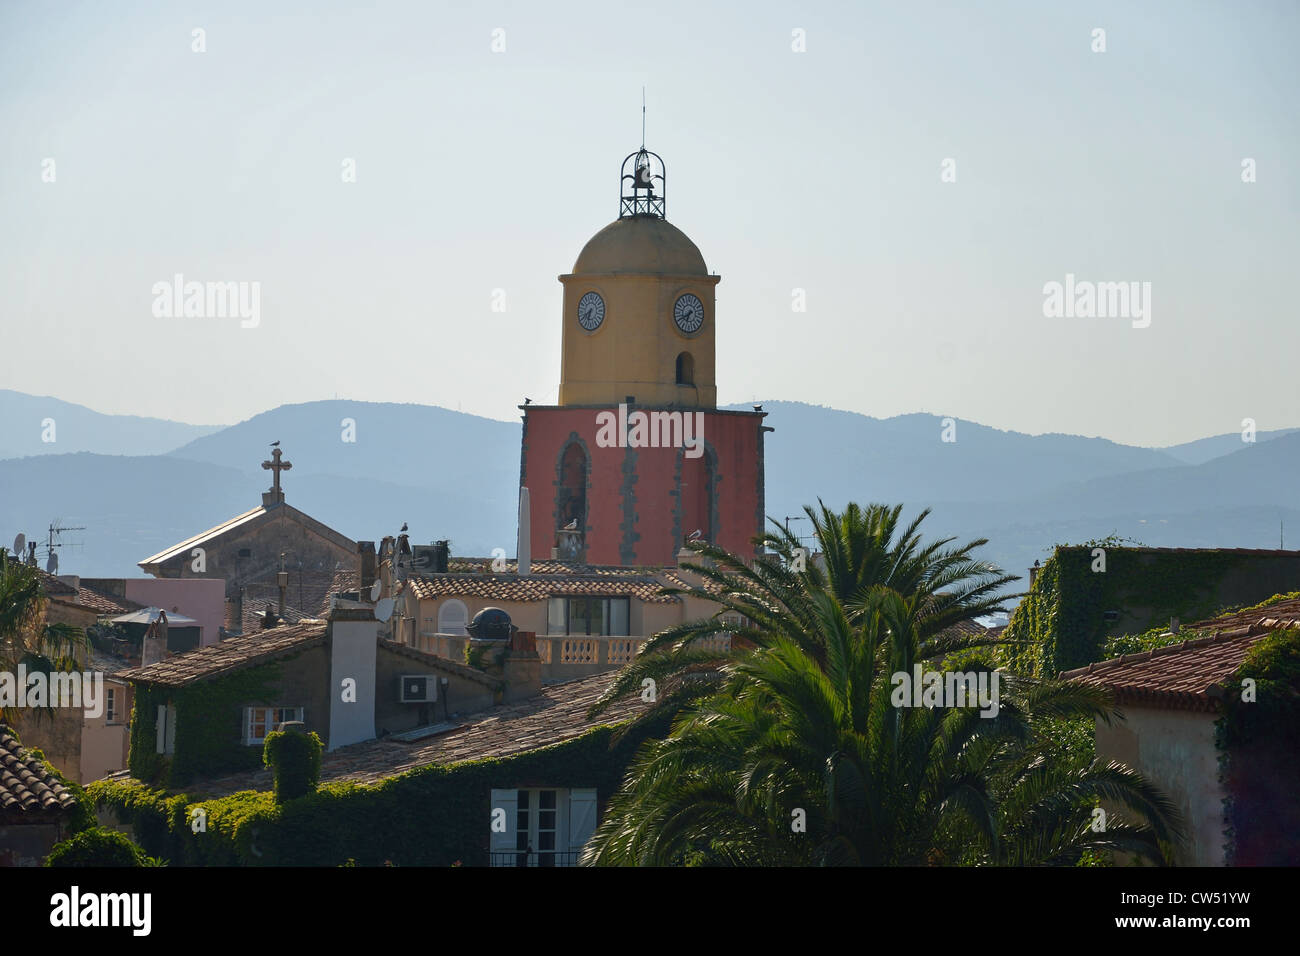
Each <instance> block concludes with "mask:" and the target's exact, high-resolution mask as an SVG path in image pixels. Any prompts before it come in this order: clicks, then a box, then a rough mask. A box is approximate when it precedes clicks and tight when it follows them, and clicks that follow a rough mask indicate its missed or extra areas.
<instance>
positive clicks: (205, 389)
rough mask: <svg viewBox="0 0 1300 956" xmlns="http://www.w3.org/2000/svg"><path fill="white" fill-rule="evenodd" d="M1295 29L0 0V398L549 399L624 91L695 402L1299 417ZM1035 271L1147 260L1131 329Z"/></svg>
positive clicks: (177, 402)
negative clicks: (251, 305)
mask: <svg viewBox="0 0 1300 956" xmlns="http://www.w3.org/2000/svg"><path fill="white" fill-rule="evenodd" d="M196 28H199V29H202V30H203V31H204V35H203V39H204V43H205V45H206V51H205V52H202V53H196V52H194V51H193V45H194V43H195V39H194V35H193V32H192V31H194V30H195V29H196ZM498 28H499V29H500V30H503V31H504V33H498V34H496V35H495V36H496V41H495V42H496V43H497V45H498V46H500V45H501V42H502V41H504V47H505V49H504V51H503V52H494V51H493V44H494V33H493V31H494V30H497V29H498ZM1095 28H1102V29H1104V30H1105V46H1106V49H1105V52H1093V46H1094V45H1095V42H1096V41H1095V40H1094V37H1093V30H1094V29H1095ZM796 30H802V31H804V34H803V36H804V37H805V40H804V43H805V45H806V51H805V52H795V51H794V50H793V49H792V46H793V45H797V39H796V38H795V36H794V31H796ZM1298 44H1300V5H1298V4H1295V3H1291V2H1276V3H1251V2H1231V3H1229V2H1222V3H1193V2H1187V0H1176V2H1169V3H1154V2H1143V3H1133V2H1121V3H1088V4H1063V3H1043V2H1024V3H1018V2H989V3H980V4H974V3H953V4H936V3H919V2H918V3H912V2H908V3H901V2H900V3H891V4H863V3H843V4H840V3H823V2H817V3H812V2H805V3H770V2H745V3H734V4H725V5H724V4H706V3H700V2H690V3H675V2H658V3H654V4H640V5H631V4H627V5H624V4H610V3H608V2H605V3H597V2H591V3H547V4H536V3H485V2H477V0H475V2H472V3H470V2H463V3H456V4H449V3H437V2H410V3H399V2H391V3H383V2H379V3H373V4H359V3H338V4H335V3H323V2H312V3H300V4H295V3H284V2H276V3H266V2H256V3H235V2H222V3H203V4H198V3H184V2H177V3H149V4H145V3H126V2H114V3H103V2H90V3H57V2H54V3H35V2H31V3H27V2H10V0H6V2H4V3H3V4H0V130H3V134H0V292H2V294H0V387H7V388H13V389H18V390H21V391H25V392H31V393H35V394H53V395H56V396H58V397H60V398H63V399H66V400H69V401H75V402H80V403H82V404H85V405H89V406H90V407H92V408H95V409H97V410H100V411H105V412H117V413H133V414H140V415H155V416H162V417H168V418H175V419H179V420H184V421H190V422H197V423H230V422H234V421H237V420H240V419H243V418H247V417H249V416H250V415H253V414H256V413H257V412H259V411H262V410H265V409H267V408H269V407H272V406H275V405H278V404H281V403H285V402H302V401H310V400H314V399H320V398H333V397H335V396H336V395H337V396H338V397H342V398H353V399H362V400H371V401H399V402H420V403H427V404H437V405H443V406H446V407H449V408H460V409H463V410H464V411H467V412H475V413H478V414H482V415H486V416H489V417H493V418H500V419H514V418H515V417H516V416H517V415H518V412H517V411H516V410H515V405H517V404H519V403H520V402H521V401H522V399H523V397H524V396H525V395H527V396H530V397H532V399H533V400H534V401H535V402H542V403H548V402H553V401H554V400H555V396H556V387H557V385H558V379H559V347H560V322H561V315H560V307H561V287H560V284H559V283H558V282H557V281H556V276H557V275H559V274H561V273H565V272H568V271H569V270H570V269H571V268H572V265H573V261H574V259H575V257H576V256H577V254H578V252H579V250H580V249H581V248H582V245H583V243H584V242H585V241H586V240H587V239H588V238H589V237H590V236H591V235H592V234H594V233H595V232H597V231H598V230H599V229H601V228H602V227H603V226H604V225H605V224H606V223H608V222H609V221H611V220H612V219H614V218H615V216H616V215H617V211H618V207H617V185H618V169H619V163H620V161H621V160H622V158H623V157H624V155H626V154H627V153H628V152H630V151H632V150H634V149H636V148H637V146H638V145H639V144H640V141H641V108H640V107H641V88H642V85H645V86H646V87H647V103H648V126H647V146H649V147H650V148H651V149H653V150H655V151H657V152H658V153H660V154H661V155H662V156H663V158H664V160H665V162H666V163H667V167H668V174H669V179H668V218H669V220H670V221H672V222H673V223H675V224H676V225H677V226H679V227H680V228H681V229H683V230H684V231H685V232H686V233H687V234H688V235H690V236H691V237H692V238H693V239H694V240H695V242H696V243H697V244H698V245H699V247H700V249H701V251H702V252H703V254H704V257H705V261H706V262H707V263H708V266H709V268H710V270H711V271H714V272H717V273H720V274H721V276H722V282H721V284H720V286H719V287H718V300H717V301H718V315H717V322H718V370H717V376H718V385H719V398H720V401H722V402H735V401H748V400H751V399H754V398H766V399H778V398H779V399H791V400H799V401H806V402H812V403H815V404H824V405H831V406H835V407H838V408H844V409H851V410H854V411H859V412H863V413H866V414H870V415H874V416H878V417H885V416H889V415H895V414H898V413H903V412H913V411H928V412H933V413H938V414H943V415H953V416H956V417H958V418H965V419H973V420H976V421H980V422H983V423H986V424H989V425H994V426H996V427H999V428H1008V429H1017V430H1022V431H1028V432H1044V431H1060V432H1072V433H1079V434H1085V435H1101V436H1104V437H1107V438H1112V439H1115V440H1117V441H1123V442H1128V443H1134V444H1149V445H1163V444H1170V443H1174V442H1179V441H1184V440H1189V439H1192V438H1196V437H1200V436H1202V435H1207V434H1214V433H1221V432H1227V431H1235V430H1238V429H1239V428H1240V427H1241V420H1242V419H1243V418H1245V417H1252V418H1254V419H1255V420H1256V421H1257V423H1258V427H1259V428H1261V429H1269V428H1277V427H1284V426H1296V425H1300V388H1298V387H1297V375H1296V371H1295V358H1296V356H1297V355H1300V322H1298V321H1297V318H1298V317H1297V314H1296V305H1295V302H1296V297H1295V281H1296V278H1297V276H1298V275H1300V268H1297V262H1300V186H1298V179H1297V170H1298V169H1300V135H1298V127H1300V120H1298V117H1300V106H1298V103H1297V92H1298V90H1297V87H1298V86H1300V67H1298V66H1297V62H1298V61H1300V56H1298V55H1297V53H1296V49H1297V45H1298ZM948 158H951V159H953V160H954V161H955V171H956V181H955V182H943V181H941V173H942V172H943V166H942V164H943V161H944V160H945V159H948ZM1247 158H1249V159H1253V160H1254V163H1255V176H1256V180H1257V181H1256V182H1254V183H1244V182H1243V181H1242V161H1243V160H1244V159H1247ZM50 159H52V160H53V161H54V163H53V167H52V171H53V178H54V181H53V182H49V181H46V180H47V179H48V178H49V173H50V170H51V167H50V165H49V164H48V163H47V162H46V160H50ZM348 159H351V160H354V161H355V170H356V181H355V182H344V181H343V179H344V177H343V164H344V161H345V160H348ZM177 273H180V274H182V275H184V276H185V278H186V279H187V280H198V281H211V280H234V281H242V282H250V283H251V282H258V283H260V316H259V319H260V321H259V323H258V324H257V326H256V327H252V328H244V327H242V325H241V322H240V320H239V319H238V318H220V317H206V318H188V319H187V318H160V317H157V316H155V315H154V310H153V307H154V294H153V291H152V290H153V286H154V284H155V283H157V282H160V281H168V282H170V281H171V279H172V277H173V276H174V275H175V274H177ZM1067 274H1073V275H1074V276H1075V277H1076V281H1092V282H1109V281H1124V282H1138V283H1144V282H1149V283H1150V284H1151V285H1150V288H1151V296H1150V313H1149V318H1150V325H1149V326H1148V327H1146V328H1135V327H1134V321H1137V320H1136V319H1135V320H1132V321H1131V320H1130V319H1129V318H1127V317H1106V318H1097V317H1093V318H1083V317H1069V318H1067V317H1059V318H1048V317H1045V316H1044V298H1045V296H1044V292H1043V288H1044V285H1045V284H1046V283H1049V282H1053V281H1056V282H1061V283H1064V282H1065V277H1066V275H1067ZM796 288H798V289H803V290H805V295H806V302H807V311H806V312H802V313H800V312H796V311H793V310H792V290H793V289H796ZM498 289H499V290H504V293H505V300H504V301H505V305H506V311H504V312H494V311H493V301H494V298H493V296H494V290H498ZM497 301H498V302H499V301H500V299H499V298H498V299H497Z"/></svg>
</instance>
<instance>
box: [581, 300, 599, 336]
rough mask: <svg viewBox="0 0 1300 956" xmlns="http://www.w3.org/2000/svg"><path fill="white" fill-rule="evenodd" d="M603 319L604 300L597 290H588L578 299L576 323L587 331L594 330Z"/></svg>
mask: <svg viewBox="0 0 1300 956" xmlns="http://www.w3.org/2000/svg"><path fill="white" fill-rule="evenodd" d="M604 321H605V300H604V299H602V298H601V297H600V293H599V292H588V293H587V294H586V295H584V296H583V297H582V298H581V299H579V300H578V324H579V325H581V326H582V327H583V328H584V329H586V330H587V331H588V332H595V331H596V330H597V329H598V328H600V323H602V322H604Z"/></svg>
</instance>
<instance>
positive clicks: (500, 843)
mask: <svg viewBox="0 0 1300 956" xmlns="http://www.w3.org/2000/svg"><path fill="white" fill-rule="evenodd" d="M518 809H519V791H518V790H493V791H492V810H491V815H490V816H489V817H488V827H489V828H490V829H491V833H492V839H491V841H490V843H489V844H488V845H489V847H490V849H491V851H492V852H493V853H515V852H516V851H517V849H518V848H517V847H516V845H515V834H516V832H517V821H516V819H515V817H516V815H517V811H518ZM498 810H504V811H505V816H506V819H505V824H506V829H505V832H504V833H501V832H498V830H497V829H496V827H495V826H494V824H495V823H496V821H497V819H499V817H500V814H499V813H497V811H498ZM498 865H501V864H498ZM505 865H508V866H512V865H514V860H513V858H512V859H511V861H510V863H508V864H505Z"/></svg>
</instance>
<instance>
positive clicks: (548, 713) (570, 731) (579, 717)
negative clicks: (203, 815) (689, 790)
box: [190, 674, 643, 795]
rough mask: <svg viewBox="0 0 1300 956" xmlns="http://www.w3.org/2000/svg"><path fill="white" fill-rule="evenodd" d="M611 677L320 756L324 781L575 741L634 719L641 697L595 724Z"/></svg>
mask: <svg viewBox="0 0 1300 956" xmlns="http://www.w3.org/2000/svg"><path fill="white" fill-rule="evenodd" d="M613 677H614V675H613V674H597V675H595V676H594V677H587V678H583V679H581V680H574V681H566V682H565V683H563V684H551V685H550V686H548V687H545V688H543V689H542V692H541V693H540V694H538V695H537V696H535V697H530V698H528V699H527V700H522V701H519V702H517V703H514V704H508V705H505V706H501V707H495V708H493V709H492V710H490V711H487V712H486V713H483V714H471V715H470V716H469V718H468V719H467V720H466V722H465V723H464V724H462V726H460V727H459V728H457V729H456V730H454V731H452V732H451V733H447V734H442V735H440V736H438V737H435V738H432V739H429V738H424V739H423V740H421V741H417V742H416V743H415V744H405V743H400V742H398V741H395V740H391V739H384V740H370V741H366V742H365V743H359V744H353V745H351V746H349V747H340V748H339V749H338V750H335V751H331V752H329V753H326V754H323V755H322V757H321V782H322V783H328V782H333V781H357V782H367V783H373V782H375V781H377V780H382V779H384V778H385V777H392V776H395V775H397V774H399V773H404V772H405V771H407V770H413V769H415V768H417V767H424V766H428V765H430V764H452V763H459V762H461V761H465V760H480V759H482V758H485V757H508V756H511V755H512V754H518V753H523V752H525V751H528V750H535V749H537V748H539V747H546V746H550V745H551V744H557V743H561V742H563V741H566V740H572V739H573V738H575V737H578V736H580V735H582V734H584V733H586V732H587V731H589V730H592V729H593V728H595V727H598V726H600V725H602V724H617V723H621V722H623V721H625V720H627V719H628V718H630V717H631V716H633V715H634V713H635V711H636V709H637V708H638V707H640V706H643V705H642V704H641V701H640V698H639V697H636V696H635V695H634V696H633V698H632V699H629V700H625V701H622V702H620V703H618V704H615V705H614V706H613V707H611V708H610V709H609V710H608V711H607V712H606V713H604V714H603V715H601V716H600V717H598V718H597V719H596V720H588V719H587V716H586V711H587V708H588V707H589V706H591V704H593V703H594V702H595V701H596V699H597V698H598V697H599V696H600V695H601V694H602V693H603V692H604V690H605V688H606V687H607V686H608V684H609V682H610V680H612V679H613ZM271 787H272V778H271V772H270V771H269V770H259V771H253V772H250V773H242V774H237V775H234V776H230V777H223V778H221V779H219V780H213V781H208V782H206V783H204V784H202V785H195V786H191V787H190V790H191V791H195V790H196V789H201V790H202V791H203V792H205V793H210V794H213V795H224V794H228V793H235V792H236V791H239V790H248V789H255V790H269V789H271Z"/></svg>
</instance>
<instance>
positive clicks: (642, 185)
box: [559, 147, 720, 408]
mask: <svg viewBox="0 0 1300 956" xmlns="http://www.w3.org/2000/svg"><path fill="white" fill-rule="evenodd" d="M664 180H665V174H664V166H663V161H662V160H660V158H659V157H658V156H657V155H656V154H655V153H651V152H649V151H647V150H646V149H645V148H644V147H642V149H641V150H640V151H639V152H636V153H632V154H631V155H629V156H628V157H627V158H626V159H625V160H623V169H622V175H621V177H620V182H621V183H622V185H623V188H622V189H621V190H620V193H621V195H620V199H619V218H618V219H616V220H615V221H614V222H612V223H610V224H609V225H608V226H606V227H605V228H604V229H602V230H600V232H598V233H596V235H594V236H593V237H592V238H591V240H590V241H589V242H588V243H587V244H586V245H585V246H583V248H582V252H580V253H579V254H578V259H577V261H576V262H575V263H574V265H573V272H571V273H569V274H568V275H562V276H560V277H559V278H560V282H562V283H563V284H564V326H563V328H564V332H563V336H564V341H563V351H562V359H561V365H560V394H559V403H560V404H561V405H609V404H611V403H614V404H617V403H619V402H625V401H628V398H629V396H631V397H632V399H633V400H634V401H635V402H637V403H639V404H645V405H656V406H668V407H678V408H714V407H716V406H717V403H718V388H717V381H716V379H715V377H714V374H715V373H714V369H715V335H714V321H713V318H714V290H715V288H716V286H717V284H718V282H719V281H720V277H719V276H716V275H709V270H708V268H707V267H706V266H705V264H704V257H703V256H702V255H700V250H699V248H698V247H697V246H696V245H695V243H693V242H691V240H690V239H689V238H688V237H687V235H686V234H685V233H684V232H682V231H681V230H680V229H678V228H677V227H676V226H674V225H672V224H671V223H670V222H668V220H667V219H665V218H664V216H665V213H666V209H665V206H666V201H665V198H664V194H663V189H664V185H665V184H664ZM656 188H657V189H658V190H659V192H657V193H656Z"/></svg>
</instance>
